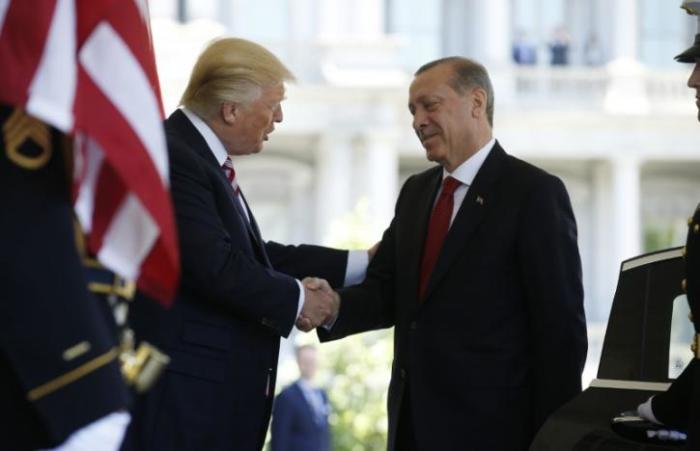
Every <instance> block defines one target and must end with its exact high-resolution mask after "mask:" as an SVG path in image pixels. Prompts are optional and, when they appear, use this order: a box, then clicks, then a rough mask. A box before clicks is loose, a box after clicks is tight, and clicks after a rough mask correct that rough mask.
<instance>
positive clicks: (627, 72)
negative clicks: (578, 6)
mask: <svg viewBox="0 0 700 451" xmlns="http://www.w3.org/2000/svg"><path fill="white" fill-rule="evenodd" d="M609 8H610V9H611V14H610V16H611V17H613V18H614V19H613V20H612V21H613V23H612V30H613V33H612V38H613V46H612V51H613V54H612V58H611V62H610V64H608V71H609V73H610V83H609V85H608V90H607V92H606V95H605V109H606V110H607V111H609V112H611V113H617V114H646V113H648V112H649V108H650V107H649V100H648V99H647V96H646V89H645V87H644V77H645V70H644V68H643V66H642V65H641V64H640V63H639V61H637V34H638V28H639V21H638V20H637V16H638V8H637V0H617V1H614V2H610V5H609Z"/></svg>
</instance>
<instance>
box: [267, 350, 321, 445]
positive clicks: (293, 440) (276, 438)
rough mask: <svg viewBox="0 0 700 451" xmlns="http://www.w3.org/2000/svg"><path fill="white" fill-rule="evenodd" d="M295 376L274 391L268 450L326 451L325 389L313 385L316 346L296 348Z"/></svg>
mask: <svg viewBox="0 0 700 451" xmlns="http://www.w3.org/2000/svg"><path fill="white" fill-rule="evenodd" d="M296 355H297V365H298V366H299V375H300V377H299V380H297V381H296V382H295V383H293V384H292V385H290V386H288V387H286V388H285V389H284V390H282V391H281V392H280V394H279V395H277V398H275V402H274V404H273V409H272V428H271V432H272V434H271V441H270V446H271V451H330V449H331V434H330V429H329V427H328V413H329V410H330V409H329V404H328V396H327V395H326V392H325V391H323V390H321V389H320V388H316V387H314V386H313V385H312V384H313V378H314V376H315V375H316V367H317V365H316V362H317V360H316V348H315V347H314V346H312V345H304V346H299V347H298V348H297V350H296Z"/></svg>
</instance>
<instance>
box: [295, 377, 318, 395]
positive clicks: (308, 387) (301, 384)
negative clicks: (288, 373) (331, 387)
mask: <svg viewBox="0 0 700 451" xmlns="http://www.w3.org/2000/svg"><path fill="white" fill-rule="evenodd" d="M297 383H298V384H299V387H300V388H301V389H302V390H303V391H309V392H310V391H313V390H314V388H313V387H312V386H311V384H310V383H309V382H308V381H307V380H306V379H304V378H301V377H300V378H299V379H298V380H297Z"/></svg>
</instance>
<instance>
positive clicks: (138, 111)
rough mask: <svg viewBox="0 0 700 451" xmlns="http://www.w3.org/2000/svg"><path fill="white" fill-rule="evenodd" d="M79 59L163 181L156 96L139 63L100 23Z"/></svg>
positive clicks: (163, 158)
mask: <svg viewBox="0 0 700 451" xmlns="http://www.w3.org/2000/svg"><path fill="white" fill-rule="evenodd" d="M79 58H80V62H81V63H82V65H83V67H84V68H85V70H86V71H87V73H88V74H89V75H90V76H91V77H92V79H93V81H94V82H95V83H96V84H97V86H99V87H100V89H101V90H102V92H103V93H104V94H105V96H107V98H108V99H109V100H110V101H111V102H112V104H114V106H115V107H116V108H117V109H118V110H119V111H120V112H121V114H122V115H123V116H124V118H125V119H126V121H127V122H129V125H130V126H131V127H132V129H133V130H134V131H135V132H136V135H137V136H138V137H139V138H140V140H141V142H142V143H143V145H144V147H145V148H146V150H147V151H148V153H149V155H150V157H151V160H152V161H153V164H154V165H155V167H156V170H157V171H158V173H159V174H160V177H161V180H162V182H163V184H164V185H166V186H168V184H169V183H168V159H167V152H166V147H165V133H164V131H163V124H162V122H161V118H160V108H159V106H158V99H157V98H156V95H155V93H154V92H153V90H152V89H151V85H150V84H149V82H148V78H147V77H146V74H145V73H144V71H143V69H142V67H141V65H140V64H139V62H138V61H137V60H136V58H135V57H134V55H132V53H131V51H130V50H129V48H128V47H127V46H126V44H125V43H124V41H123V40H122V39H121V37H120V36H119V35H118V34H117V33H116V32H115V31H114V29H113V28H112V27H111V26H110V25H108V24H106V23H104V22H103V23H100V24H99V25H98V26H97V27H96V28H95V31H94V32H93V33H92V35H91V36H90V37H89V38H88V40H87V41H86V42H85V44H84V45H83V47H82V50H81V52H80V56H79Z"/></svg>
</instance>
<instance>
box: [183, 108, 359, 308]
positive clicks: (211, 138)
mask: <svg viewBox="0 0 700 451" xmlns="http://www.w3.org/2000/svg"><path fill="white" fill-rule="evenodd" d="M182 112H183V113H184V114H185V116H187V119H189V120H190V122H191V123H192V125H194V128H196V129H197V131H198V132H199V134H200V135H202V138H204V141H206V143H207V146H209V150H211V153H212V154H213V155H214V158H216V161H217V162H218V163H219V166H222V167H223V165H224V162H225V161H226V158H228V157H231V159H232V160H233V157H232V156H230V155H229V154H228V152H226V148H224V144H223V143H222V142H221V140H220V139H219V138H218V137H217V136H216V134H215V133H214V131H213V130H212V129H211V127H209V125H207V123H206V122H204V120H202V118H200V117H199V116H198V115H197V114H196V113H194V112H193V111H191V110H189V109H187V108H185V107H183V108H182ZM234 167H235V165H234ZM222 170H223V169H222ZM239 186H240V183H239ZM241 191H243V188H242V187H241ZM236 197H237V199H236V200H237V201H238V202H240V204H241V207H242V209H243V212H244V213H245V215H246V219H248V221H250V216H249V214H250V213H249V212H248V207H247V206H246V204H245V202H244V200H243V196H236ZM368 264H369V256H368V255H367V251H349V252H348V263H347V266H346V267H345V281H344V286H347V285H355V284H358V283H360V282H362V281H363V280H364V278H365V273H366V271H367V265H368ZM297 285H298V286H299V301H298V304H297V317H298V316H299V314H300V313H301V309H302V308H303V307H304V300H305V299H306V297H305V296H304V287H303V285H302V284H301V281H299V280H297Z"/></svg>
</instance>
